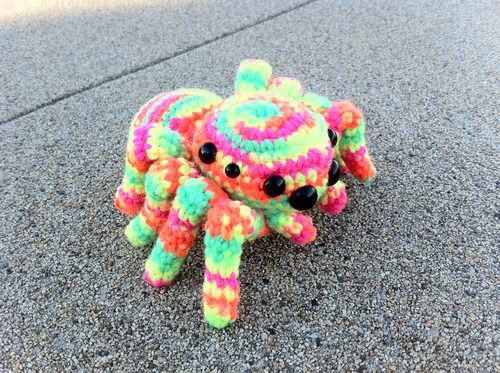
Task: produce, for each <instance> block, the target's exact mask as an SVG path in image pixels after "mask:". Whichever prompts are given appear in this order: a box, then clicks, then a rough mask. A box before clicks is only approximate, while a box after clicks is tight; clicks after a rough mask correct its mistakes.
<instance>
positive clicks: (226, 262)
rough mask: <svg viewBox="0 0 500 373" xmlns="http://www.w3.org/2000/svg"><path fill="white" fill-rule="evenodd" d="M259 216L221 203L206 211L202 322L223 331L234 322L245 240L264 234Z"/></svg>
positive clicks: (227, 201)
mask: <svg viewBox="0 0 500 373" xmlns="http://www.w3.org/2000/svg"><path fill="white" fill-rule="evenodd" d="M266 229H267V228H266V225H265V221H264V217H263V215H261V214H259V213H257V212H256V211H254V210H252V209H251V208H250V207H248V206H246V205H244V204H243V203H242V202H240V201H233V200H230V199H224V200H221V201H219V203H217V204H216V205H214V206H213V207H212V208H210V209H209V211H208V214H207V222H206V224H205V230H206V234H205V281H204V284H203V307H204V314H205V319H206V320H207V322H208V323H209V324H210V325H212V326H214V327H216V328H223V327H225V326H226V325H228V324H229V323H231V322H233V321H234V320H236V318H237V315H238V302H239V298H240V286H239V281H238V274H239V265H240V257H241V254H242V251H243V243H244V241H245V240H251V239H254V238H256V237H259V236H261V235H262V234H263V232H265V231H266Z"/></svg>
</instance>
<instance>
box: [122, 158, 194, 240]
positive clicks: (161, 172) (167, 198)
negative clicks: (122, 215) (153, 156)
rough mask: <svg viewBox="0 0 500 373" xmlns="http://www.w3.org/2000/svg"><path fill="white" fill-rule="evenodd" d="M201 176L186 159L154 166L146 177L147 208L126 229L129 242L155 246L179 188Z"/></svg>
mask: <svg viewBox="0 0 500 373" xmlns="http://www.w3.org/2000/svg"><path fill="white" fill-rule="evenodd" d="M198 176H199V172H198V171H197V170H196V166H195V165H194V164H193V163H192V162H190V161H188V160H186V159H184V158H173V157H166V158H163V159H160V160H157V161H156V162H154V163H153V165H152V166H151V167H150V168H149V171H148V173H147V174H146V180H145V183H144V185H145V189H146V200H145V202H144V206H143V207H142V209H141V212H140V213H139V214H137V215H136V216H135V218H134V219H132V220H131V221H130V223H129V224H128V225H127V228H125V235H126V236H127V239H128V240H129V242H130V243H131V244H132V245H134V246H144V245H147V244H149V243H151V242H153V241H154V239H155V238H156V236H157V235H158V232H159V231H160V229H161V227H162V226H163V225H164V224H165V222H166V221H167V216H168V211H169V209H170V205H171V204H172V199H173V198H174V195H175V193H176V192H177V189H178V188H179V186H180V185H182V184H183V183H185V182H186V180H188V179H191V178H196V177H198Z"/></svg>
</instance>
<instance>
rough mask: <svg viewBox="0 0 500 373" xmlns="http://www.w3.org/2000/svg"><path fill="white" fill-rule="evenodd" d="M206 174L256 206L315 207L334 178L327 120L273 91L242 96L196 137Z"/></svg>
mask: <svg viewBox="0 0 500 373" xmlns="http://www.w3.org/2000/svg"><path fill="white" fill-rule="evenodd" d="M193 153H194V160H195V162H196V163H197V164H198V165H199V167H200V169H201V171H202V173H203V174H204V175H206V176H207V177H209V178H210V179H212V180H214V181H215V182H216V183H217V184H219V185H220V186H221V187H222V188H223V189H224V190H225V191H226V192H227V193H229V194H230V196H231V197H232V198H233V199H236V200H240V201H243V202H245V204H247V205H248V206H250V207H253V208H257V209H262V210H267V209H275V210H281V211H296V210H306V209H309V208H312V207H313V206H314V205H315V204H316V202H317V201H318V200H319V198H320V197H321V196H322V195H323V193H325V191H326V189H327V187H328V185H329V183H331V181H332V171H331V168H332V165H333V164H335V162H333V149H332V146H331V139H330V138H329V136H328V127H327V124H326V122H325V120H324V118H323V116H321V115H320V114H318V113H316V112H315V111H313V110H310V109H308V108H307V107H306V106H305V105H304V104H302V103H300V102H298V101H296V100H294V99H292V98H290V97H287V96H284V95H280V94H277V93H273V92H267V91H266V92H254V93H245V94H237V95H235V96H232V97H230V98H228V99H226V100H225V101H224V102H223V103H221V104H220V105H219V106H217V107H216V108H215V109H214V110H213V111H212V112H211V113H209V114H208V115H207V116H206V117H205V118H204V120H203V123H202V124H201V125H200V126H199V127H198V128H197V131H196V133H195V136H194V141H193Z"/></svg>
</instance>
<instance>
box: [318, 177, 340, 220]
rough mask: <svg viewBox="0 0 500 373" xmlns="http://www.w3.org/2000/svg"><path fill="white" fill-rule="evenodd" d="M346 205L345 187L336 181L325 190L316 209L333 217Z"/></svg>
mask: <svg viewBox="0 0 500 373" xmlns="http://www.w3.org/2000/svg"><path fill="white" fill-rule="evenodd" d="M346 203H347V193H346V191H345V185H344V183H343V182H342V181H337V182H336V183H335V184H334V185H331V186H329V187H328V189H327V190H326V193H325V194H323V196H321V198H320V200H319V202H318V207H319V208H320V209H321V210H323V211H325V212H327V213H329V214H333V215H337V214H340V213H341V212H342V210H343V209H344V207H345V205H346Z"/></svg>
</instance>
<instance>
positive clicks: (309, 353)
mask: <svg viewBox="0 0 500 373" xmlns="http://www.w3.org/2000/svg"><path fill="white" fill-rule="evenodd" d="M342 3H343V2H341V1H326V0H318V1H316V2H313V3H311V4H309V5H307V6H304V7H302V8H300V9H297V10H295V11H292V12H289V13H287V14H284V15H282V16H280V17H277V18H275V19H273V20H271V21H269V22H264V23H261V24H258V25H256V26H255V27H251V28H249V29H247V30H244V31H242V32H239V33H236V34H234V35H232V36H228V37H225V38H222V39H221V40H218V41H216V42H213V43H210V44H209V45H206V46H203V47H200V48H197V49H194V50H192V51H190V52H189V53H186V54H183V55H181V56H179V57H176V58H173V59H171V60H169V61H166V62H164V63H161V64H157V65H154V66H151V67H149V68H147V69H143V70H141V71H138V72H136V73H134V74H129V75H126V76H124V77H122V78H120V79H118V80H116V81H113V82H110V83H108V84H104V85H101V86H99V87H97V88H94V89H91V90H88V91H86V92H83V93H81V94H78V95H74V96H71V97H68V98H67V99H64V100H62V101H60V102H57V103H55V104H53V105H49V106H47V107H45V108H43V109H40V110H37V111H35V112H33V113H31V114H29V115H27V116H24V117H21V118H19V119H17V120H14V121H9V122H7V123H5V124H3V125H2V126H0V136H1V139H2V143H3V144H2V147H1V148H0V184H1V185H2V197H1V199H0V207H1V213H0V244H1V250H2V255H1V257H0V283H1V284H2V290H1V291H0V320H1V321H2V328H1V331H0V333H1V334H0V356H1V359H0V369H2V370H8V371H18V370H34V369H43V370H47V369H49V368H50V369H51V370H61V369H63V368H64V369H76V368H83V369H99V370H105V369H107V370H113V371H116V370H124V371H130V370H136V371H137V370H143V369H145V368H151V369H154V370H177V371H200V370H210V371H261V370H262V371H264V370H273V371H276V370H288V371H294V370H299V371H300V370H302V371H319V370H327V369H329V368H330V369H333V370H345V371H358V372H361V371H375V370H376V371H390V372H393V371H398V372H408V371H418V370H426V371H435V370H436V371H437V370H443V371H478V372H479V371H484V372H495V371H498V370H499V369H500V363H499V361H500V352H499V347H498V342H499V320H498V316H499V315H498V304H499V268H500V266H499V260H498V242H497V240H496V237H497V236H498V228H499V213H498V211H499V206H498V198H497V196H496V195H497V194H498V189H499V188H498V187H499V184H498V169H499V164H498V163H499V162H498V154H497V153H498V145H499V134H498V119H499V112H500V107H499V102H500V97H499V96H500V94H499V92H500V76H499V73H498V65H499V63H500V58H499V57H500V56H499V54H500V38H499V33H498V29H499V21H498V19H499V18H498V17H494V16H493V14H498V13H499V7H498V3H496V2H493V1H492V2H488V1H478V2H476V1H464V2H450V3H448V4H447V5H443V4H438V3H440V2H438V1H435V2H425V3H424V2H412V3H398V5H391V3H392V2H389V1H387V2H384V1H375V2H371V1H370V2H368V1H367V2H366V3H365V2H359V3H358V2H357V3H356V5H346V4H342ZM124 27H128V26H126V24H124ZM136 27H140V25H136ZM185 27H188V26H187V25H185ZM87 42H90V41H88V40H87ZM97 42H98V40H96V43H97ZM74 48H77V45H75V46H74ZM124 51H125V52H127V53H128V51H129V50H128V49H127V48H125V49H124ZM131 53H132V55H133V53H134V52H133V51H131ZM246 57H260V58H265V59H267V60H269V61H270V62H271V63H272V64H273V65H274V68H275V71H276V72H278V73H280V74H283V75H289V76H294V77H297V78H299V79H301V80H302V81H303V83H304V85H305V86H306V87H307V88H309V89H311V90H314V91H317V92H320V93H324V94H326V95H328V96H330V97H331V98H348V99H351V100H353V101H354V102H356V103H357V104H358V105H359V106H360V107H361V108H362V109H363V111H364V113H365V115H366V117H367V120H368V126H369V127H368V130H367V140H368V143H369V146H370V149H371V152H372V154H373V157H374V159H375V162H376V165H377V168H378V170H379V178H378V179H377V180H376V181H375V182H374V183H373V184H371V185H370V186H367V187H365V186H362V185H359V184H358V183H356V182H354V181H352V180H351V179H348V180H347V184H348V187H349V191H348V192H349V196H350V202H349V205H348V207H347V210H346V211H345V213H344V214H342V215H340V216H338V217H327V216H324V215H321V214H320V213H314V218H315V221H316V222H317V225H318V231H319V236H318V239H317V240H316V242H315V243H314V244H311V245H309V246H306V247H297V246H294V245H293V244H291V243H290V242H288V241H286V240H285V239H283V238H281V237H278V236H272V237H268V238H266V239H263V240H259V241H255V242H253V243H251V244H249V245H247V246H246V249H245V253H244V257H243V261H242V267H241V282H242V301H241V307H240V318H239V320H238V321H237V323H235V324H234V325H232V326H231V327H229V328H227V329H225V330H222V331H218V330H214V329H211V328H210V327H208V326H207V325H206V324H205V323H204V322H203V316H202V311H201V304H200V292H201V286H202V279H203V269H202V268H203V265H202V261H203V258H202V249H201V242H200V240H199V241H198V243H197V246H196V247H195V248H194V249H193V251H192V252H191V254H190V256H189V257H188V259H187V262H186V263H185V266H184V267H183V270H182V272H181V274H180V275H179V277H178V279H177V281H176V282H175V284H174V285H173V286H171V287H170V288H168V289H166V290H160V291H157V290H153V289H151V288H149V287H148V286H147V284H145V283H144V282H143V281H142V280H141V275H142V268H143V267H142V266H143V261H144V260H145V258H146V257H147V255H148V249H143V250H142V249H135V248H133V247H131V246H130V245H129V244H128V243H127V242H126V240H125V238H124V236H123V234H122V232H123V228H124V227H125V225H126V223H127V218H126V217H124V216H122V215H121V214H120V213H118V212H117V211H115V210H114V208H113V204H112V199H113V194H114V191H115V188H116V187H117V185H118V183H119V181H120V177H121V173H122V158H123V152H124V147H125V141H126V131H127V128H128V121H129V120H130V118H131V117H132V115H133V114H134V113H135V111H136V110H137V109H138V108H139V106H140V105H141V104H142V103H143V102H144V101H145V100H146V99H147V98H148V97H150V96H152V95H154V94H156V93H158V92H160V91H163V90H169V89H173V88H176V87H181V86H194V87H205V88H209V89H212V90H214V91H216V92H218V93H219V94H221V95H229V94H230V93H231V89H232V82H233V75H234V72H235V69H236V66H237V64H238V62H239V61H240V60H241V59H242V58H246ZM23 58H27V57H26V56H24V57H23ZM99 58H100V55H99V54H98V53H96V54H90V55H89V60H91V61H93V60H95V61H97V60H99ZM40 69H43V66H40ZM75 82H77V83H78V82H79V80H74V81H73V82H72V83H71V84H76V83H75ZM87 83H88V81H87V80H85V79H82V81H81V87H84V86H85V84H87ZM26 84H28V85H29V83H28V82H27V83H26ZM52 84H55V83H54V82H53V81H52ZM1 89H2V90H4V89H5V88H4V87H2V88H1ZM14 89H15V88H14ZM22 92H23V91H22V89H21V90H18V91H15V93H16V94H19V95H22V94H23V93H22ZM2 94H5V92H2Z"/></svg>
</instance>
